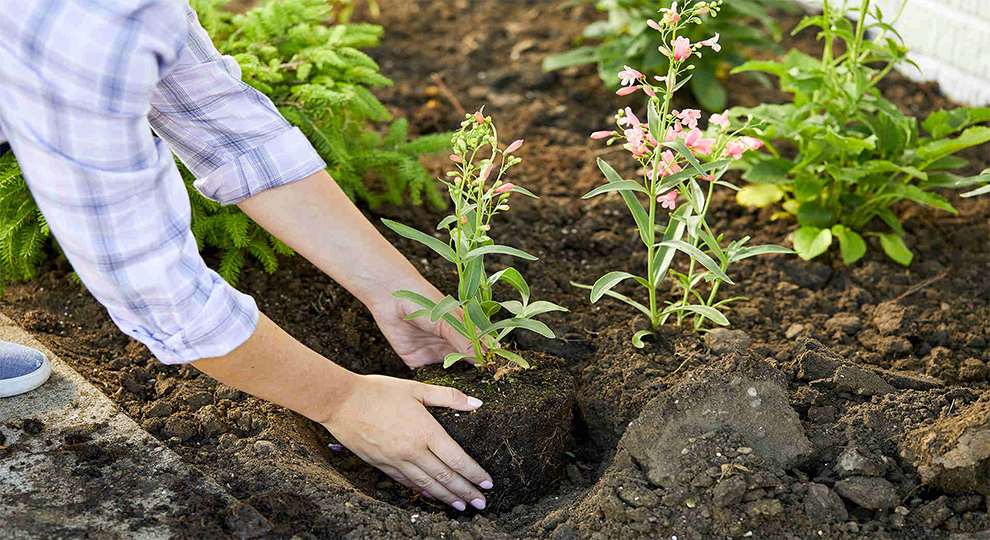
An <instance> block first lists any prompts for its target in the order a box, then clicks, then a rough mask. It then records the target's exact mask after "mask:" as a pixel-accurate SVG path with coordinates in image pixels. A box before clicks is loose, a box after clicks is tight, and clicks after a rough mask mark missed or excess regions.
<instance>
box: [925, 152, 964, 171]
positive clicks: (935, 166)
mask: <svg viewBox="0 0 990 540" xmlns="http://www.w3.org/2000/svg"><path fill="white" fill-rule="evenodd" d="M968 164H969V160H968V159H965V158H961V157H959V156H945V157H944V158H941V159H937V160H935V162H934V163H932V164H931V165H929V166H928V169H929V170H932V171H936V170H940V169H943V170H944V169H948V170H953V169H961V168H962V167H965V166H966V165H968Z"/></svg>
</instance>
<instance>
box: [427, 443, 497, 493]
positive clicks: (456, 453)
mask: <svg viewBox="0 0 990 540" xmlns="http://www.w3.org/2000/svg"><path fill="white" fill-rule="evenodd" d="M429 448H430V450H431V451H432V452H433V454H434V455H435V456H436V457H437V459H439V460H440V461H441V462H442V463H443V464H444V465H445V466H447V467H449V468H450V469H451V470H452V471H453V472H455V473H457V474H458V475H459V476H461V477H463V478H465V479H467V480H468V481H470V482H471V483H473V484H475V485H477V486H479V487H480V488H481V489H492V487H493V484H492V477H491V475H489V474H488V473H487V472H485V470H484V469H482V468H481V465H478V462H477V461H475V460H474V459H472V458H471V456H469V455H468V454H467V452H465V451H464V449H463V448H461V446H460V445H459V444H457V443H456V442H454V440H453V439H451V438H450V436H449V435H447V434H446V433H444V434H443V436H437V437H433V438H432V439H431V440H430V442H429ZM448 487H449V486H448ZM472 489H473V488H472ZM452 491H454V492H455V493H460V492H459V491H457V490H453V489H452ZM468 501H471V499H468ZM476 508H477V507H476ZM479 510H480V508H479Z"/></svg>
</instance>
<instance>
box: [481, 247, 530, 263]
mask: <svg viewBox="0 0 990 540" xmlns="http://www.w3.org/2000/svg"><path fill="white" fill-rule="evenodd" d="M482 255H512V256H513V257H519V258H520V259H526V260H527V261H535V260H537V257H534V256H532V255H530V254H529V253H526V252H525V251H523V250H521V249H516V248H513V247H508V246H484V247H480V248H476V249H472V250H471V252H470V253H468V254H467V255H465V256H464V260H465V261H470V260H472V259H474V258H477V257H481V256H482Z"/></svg>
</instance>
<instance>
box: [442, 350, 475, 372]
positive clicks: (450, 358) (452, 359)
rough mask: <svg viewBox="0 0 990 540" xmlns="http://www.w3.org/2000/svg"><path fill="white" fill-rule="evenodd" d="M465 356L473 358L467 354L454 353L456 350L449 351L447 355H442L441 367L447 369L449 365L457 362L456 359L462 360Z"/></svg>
mask: <svg viewBox="0 0 990 540" xmlns="http://www.w3.org/2000/svg"><path fill="white" fill-rule="evenodd" d="M465 358H473V356H470V355H467V354H461V353H456V352H454V353H450V354H448V355H447V356H444V357H443V368H444V369H447V368H449V367H450V366H452V365H454V364H455V363H457V361H459V360H464V359H465Z"/></svg>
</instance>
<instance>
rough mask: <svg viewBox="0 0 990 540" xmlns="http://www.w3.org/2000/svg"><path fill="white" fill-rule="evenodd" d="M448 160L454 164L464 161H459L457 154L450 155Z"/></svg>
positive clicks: (459, 157)
mask: <svg viewBox="0 0 990 540" xmlns="http://www.w3.org/2000/svg"><path fill="white" fill-rule="evenodd" d="M450 160H451V161H453V162H454V163H464V160H463V159H461V156H459V155H457V154H451V155H450Z"/></svg>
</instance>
